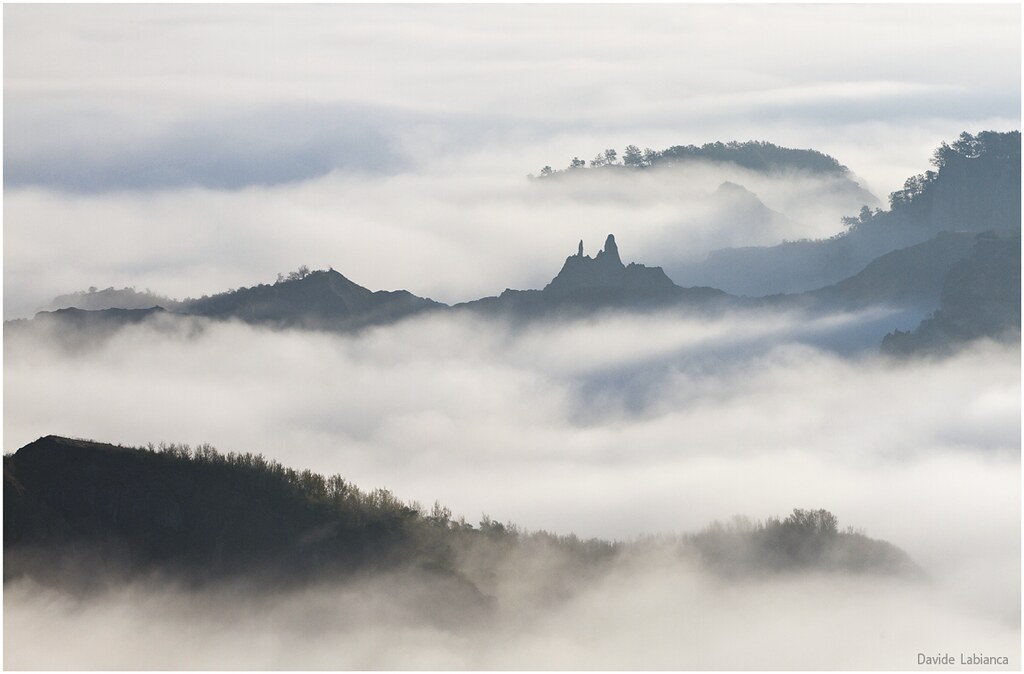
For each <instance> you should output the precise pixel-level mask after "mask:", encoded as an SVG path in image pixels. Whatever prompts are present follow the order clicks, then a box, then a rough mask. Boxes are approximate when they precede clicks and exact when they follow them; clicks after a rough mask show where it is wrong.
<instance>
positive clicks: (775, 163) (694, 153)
mask: <svg viewBox="0 0 1024 674" xmlns="http://www.w3.org/2000/svg"><path fill="white" fill-rule="evenodd" d="M693 161H706V162H721V163H730V164H735V165H737V166H740V167H742V168H745V169H749V170H751V171H760V172H764V173H769V172H773V171H807V172H810V173H818V174H823V175H835V176H850V170H849V169H848V168H846V167H845V166H843V165H842V164H840V163H839V162H838V161H836V159H834V158H833V157H830V156H829V155H827V154H824V153H821V152H818V151H817V150H796V149H792V148H788V147H780V146H778V145H775V144H773V143H768V142H765V141H753V140H752V141H746V142H739V141H731V142H728V143H722V142H714V143H705V144H704V145H701V146H699V147H698V146H696V145H673V146H672V147H670V148H667V149H665V150H661V151H658V150H652V149H651V148H646V149H644V150H641V149H640V148H639V147H637V146H636V145H627V146H626V148H625V149H624V150H623V151H622V156H621V157H620V156H619V153H618V151H617V150H614V149H608V150H605V151H604V152H600V153H598V154H597V156H596V157H594V158H593V159H591V160H590V161H589V162H587V161H584V160H582V159H580V158H579V157H573V158H572V160H570V162H569V165H568V167H567V168H566V169H564V171H559V170H556V169H553V168H552V167H550V166H545V167H544V168H542V169H541V171H540V176H541V177H547V176H552V175H555V174H558V173H563V172H565V171H575V170H578V169H585V168H587V167H588V166H589V168H602V167H610V166H618V167H621V168H623V169H634V170H643V169H650V168H662V167H668V166H675V165H677V164H682V163H686V162H693Z"/></svg>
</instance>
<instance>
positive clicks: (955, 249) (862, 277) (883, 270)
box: [803, 232, 978, 310]
mask: <svg viewBox="0 0 1024 674" xmlns="http://www.w3.org/2000/svg"><path fill="white" fill-rule="evenodd" d="M977 237H978V235H976V234H974V233H972V232H943V233H941V234H939V235H938V236H937V237H935V238H934V239H931V240H930V241H926V242H924V243H919V244H917V245H915V246H910V247H908V248H903V249H900V250H895V251H893V252H891V253H886V254H885V255H882V256H881V257H879V258H877V259H876V260H873V261H871V262H870V263H869V264H868V266H867V267H865V268H864V269H863V270H862V271H861V272H859V273H858V274H855V275H854V276H851V277H850V278H848V279H844V280H843V281H840V282H839V283H836V284H835V285H831V286H828V287H826V288H820V289H818V290H814V291H811V292H809V293H804V295H803V297H807V298H811V299H813V300H814V301H815V302H816V303H819V304H824V305H826V306H831V307H836V308H843V309H855V308H859V307H864V306H869V305H872V304H889V305H893V306H917V307H923V308H925V309H926V310H933V309H935V308H937V307H938V305H939V297H940V294H941V291H942V286H943V283H944V282H945V279H946V276H947V275H948V274H949V272H950V270H952V269H953V268H954V267H955V266H956V265H957V263H959V262H960V261H961V260H962V259H964V258H966V257H968V256H969V255H970V254H971V251H972V250H974V244H975V241H976V239H977Z"/></svg>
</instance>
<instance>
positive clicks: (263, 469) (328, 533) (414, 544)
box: [4, 436, 916, 610]
mask: <svg viewBox="0 0 1024 674" xmlns="http://www.w3.org/2000/svg"><path fill="white" fill-rule="evenodd" d="M802 512H803V511H795V512H794V514H793V515H792V516H790V517H788V518H787V519H786V520H785V521H781V522H780V521H778V520H769V521H768V522H767V523H766V524H758V525H756V526H753V527H751V528H749V529H747V530H744V531H741V532H733V533H734V534H735V535H734V536H732V537H731V538H728V539H718V538H714V539H711V538H708V537H707V536H706V535H704V534H699V535H696V536H694V537H684V538H682V539H678V541H677V544H678V545H679V553H680V554H682V555H685V556H696V557H697V558H698V560H700V561H702V562H703V563H705V564H707V565H708V566H709V568H710V569H711V570H713V571H721V572H723V573H730V574H731V573H737V572H738V573H766V572H771V573H777V572H784V571H797V570H805V569H820V570H831V571H842V572H873V573H890V574H906V573H915V572H916V567H914V565H913V564H912V562H910V560H909V559H908V558H907V557H906V555H905V554H904V553H902V552H900V551H899V550H897V549H896V548H894V547H892V546H891V545H888V544H886V543H883V542H880V541H872V540H870V539H867V538H865V537H863V536H859V537H858V536H853V535H850V534H842V533H839V532H838V531H837V530H836V529H835V527H834V522H835V518H834V517H832V516H831V515H830V514H828V518H827V519H828V522H831V523H832V525H831V526H828V527H826V526H818V525H817V524H815V522H816V520H813V519H812V520H807V521H805V520H806V518H803V519H801V518H802V516H801V515H800V513H802ZM813 512H817V513H819V514H822V513H825V511H813ZM825 514H827V513H825ZM822 517H824V515H822ZM808 522H810V524H808ZM669 542H671V541H669ZM746 544H750V545H747V549H748V554H746V556H745V557H743V558H742V559H737V558H736V556H735V554H734V552H735V550H734V548H735V547H736V546H737V545H746ZM644 545H646V543H644V544H641V543H637V544H611V543H606V542H603V541H597V540H590V541H580V540H579V539H577V538H576V537H574V536H568V537H558V536H553V535H551V534H545V533H537V534H525V533H522V532H520V531H518V530H517V529H516V528H515V527H512V526H504V525H501V524H498V523H497V522H494V521H492V520H490V519H489V518H486V517H485V518H484V520H483V521H482V522H481V523H480V527H479V528H474V527H472V526H471V525H468V524H466V523H465V522H464V521H462V520H460V521H458V522H456V521H453V520H452V519H451V513H450V511H447V510H446V509H444V508H441V507H440V506H439V505H435V507H434V509H433V511H432V512H430V513H427V512H425V511H423V510H422V509H420V508H418V507H411V506H408V505H405V504H403V503H401V502H400V501H398V500H397V499H396V498H395V497H394V496H393V495H392V494H391V493H390V492H387V491H385V490H380V489H378V490H376V491H373V492H370V493H364V492H362V491H360V490H359V489H358V488H356V487H355V486H353V485H351V484H350V483H348V482H346V481H345V480H344V479H342V478H341V477H339V476H334V477H331V478H324V477H322V476H320V475H317V474H315V473H311V472H310V471H302V472H298V471H294V470H291V469H288V468H284V467H282V466H281V465H280V464H278V463H276V462H273V461H266V460H265V459H263V457H261V456H253V455H249V454H243V455H236V454H228V455H226V456H224V455H221V454H218V453H217V452H215V451H213V450H212V448H209V447H200V448H197V449H196V450H195V451H190V450H188V449H187V448H183V447H174V446H172V447H170V448H166V449H163V450H162V451H153V450H146V449H131V448H124V447H119V446H113V445H108V444H101V443H96V442H90V441H83V440H71V439H68V438H62V437H57V436H47V437H44V438H40V439H39V440H37V441H35V442H33V443H30V444H28V445H26V446H25V447H22V448H21V449H20V450H18V451H17V452H16V453H15V454H13V455H8V456H5V457H4V575H5V578H12V577H20V576H30V577H33V578H35V579H37V580H40V581H42V582H46V581H54V582H60V581H61V580H62V579H63V577H64V576H66V575H68V570H69V569H70V570H72V571H74V572H75V576H76V578H87V579H99V578H101V577H104V576H107V577H109V578H108V579H112V580H115V581H116V580H118V579H125V578H130V577H133V576H138V575H140V574H145V575H148V574H151V573H154V572H161V573H167V574H173V575H177V576H181V577H182V578H184V579H185V580H186V581H189V582H193V583H204V582H208V581H211V580H216V579H221V578H229V577H253V576H255V577H257V578H259V579H261V581H262V582H264V583H266V582H272V583H278V584H288V583H294V582H301V581H306V580H314V579H323V578H325V577H332V576H334V577H337V576H339V574H340V575H349V574H352V573H357V572H361V571H366V572H369V571H372V572H387V571H390V570H402V569H417V570H419V571H420V572H425V573H430V574H432V575H433V577H434V578H440V579H443V580H444V581H445V585H444V588H445V589H444V591H445V592H446V593H448V594H449V596H452V593H460V594H462V595H463V599H466V598H468V599H469V600H470V601H469V603H470V604H471V605H474V606H477V607H478V608H480V610H485V609H486V608H487V606H488V600H486V598H485V597H484V596H483V595H482V594H481V593H480V592H479V591H478V590H477V588H478V587H483V588H484V589H485V591H489V590H490V589H491V588H487V587H486V586H487V584H488V583H489V582H493V578H494V576H495V573H496V572H497V568H498V567H500V566H501V564H503V560H507V559H509V558H510V557H516V558H520V559H521V560H522V562H523V563H528V564H532V563H534V562H536V563H541V562H543V563H551V562H552V561H553V560H561V561H560V562H559V565H560V568H562V569H563V570H564V572H565V573H568V574H569V575H568V576H566V577H561V578H560V577H559V576H557V575H552V579H551V580H550V581H549V582H551V583H554V584H555V586H556V587H552V591H554V590H555V589H557V586H558V585H559V584H561V583H566V582H576V581H578V580H579V579H581V578H586V577H590V576H591V575H592V574H593V573H596V572H598V571H600V570H601V569H606V568H607V567H606V566H605V565H606V563H607V562H609V561H611V560H612V559H614V558H615V557H616V555H618V554H619V553H620V552H621V551H623V550H625V549H629V548H634V547H638V548H640V549H642V548H643V546H644ZM759 551H760V552H759ZM769 553H770V554H769ZM534 555H535V556H538V557H539V559H536V560H533V561H530V559H529V558H530V557H531V556H534ZM466 560H472V561H471V562H469V563H467V561H466ZM470 579H472V580H470ZM488 579H490V580H488ZM573 579H575V580H573ZM563 589H564V588H563Z"/></svg>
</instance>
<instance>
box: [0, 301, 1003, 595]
mask: <svg viewBox="0 0 1024 674" xmlns="http://www.w3.org/2000/svg"><path fill="white" fill-rule="evenodd" d="M862 318H863V317H861V316H851V317H846V318H844V317H831V318H829V317H826V318H821V319H815V320H808V319H807V318H806V317H801V316H798V315H793V316H788V317H787V316H782V317H780V316H765V315H760V314H743V315H736V316H731V317H724V318H720V319H715V320H708V319H698V318H696V317H695V318H692V319H690V318H685V317H679V316H673V315H663V316H660V317H658V316H655V317H650V316H648V317H644V319H643V320H642V321H641V320H639V319H637V318H635V317H628V316H625V317H624V316H607V317H600V318H596V319H593V320H583V321H577V322H572V323H569V324H565V325H558V326H546V327H533V328H520V329H517V330H510V329H509V328H506V327H503V326H501V325H500V324H493V323H484V322H480V321H476V320H469V319H458V318H453V317H450V316H435V317H426V318H422V319H415V320H408V321H405V322H402V323H400V324H398V325H396V326H392V327H388V328H381V329H376V330H371V331H368V332H367V333H365V334H364V335H362V336H335V335H328V334H311V333H295V332H271V331H266V330H261V329H255V328H251V327H247V326H242V325H237V324H221V325H216V324H214V325H207V326H206V327H205V328H204V329H202V330H201V331H199V333H198V334H196V333H195V332H194V330H192V329H189V328H185V327H183V326H182V325H179V324H171V325H164V326H161V325H160V324H156V325H142V326H136V327H133V328H129V329H126V330H124V331H123V332H122V333H120V334H119V335H118V336H116V337H115V338H113V339H112V340H111V341H110V342H108V343H106V344H104V345H103V346H101V347H98V348H97V349H95V350H92V351H86V352H80V353H74V354H68V353H64V352H61V351H59V350H57V349H55V348H53V347H50V346H47V341H46V339H45V338H41V337H38V336H36V337H32V336H28V338H27V339H26V338H25V337H26V336H25V335H22V336H21V337H18V336H16V335H14V336H12V335H8V336H7V339H6V341H5V371H4V388H5V402H4V404H5V410H4V412H5V425H4V444H5V448H6V450H7V451H11V450H13V449H16V448H17V447H19V446H21V445H23V444H25V443H27V442H29V441H31V440H34V439H35V438H37V437H39V436H41V435H46V434H50V433H55V434H61V435H71V436H79V437H88V438H94V439H98V440H102V441H110V442H122V443H128V444H144V443H146V442H150V441H152V442H159V441H161V440H164V441H180V442H192V443H199V442H210V443H212V444H214V445H215V446H217V447H218V448H219V449H221V450H222V451H252V452H262V453H264V454H265V455H267V456H270V457H273V458H276V459H278V460H279V461H281V462H282V463H284V464H286V465H290V466H294V467H297V468H305V467H308V468H312V469H314V470H317V471H320V472H323V473H328V474H330V473H336V472H340V473H342V474H343V475H344V476H345V477H346V478H348V479H351V480H353V481H354V482H356V483H357V484H359V485H360V486H362V487H365V488H373V487H377V486H386V487H388V488H390V489H392V490H393V491H394V492H395V493H396V494H398V495H400V496H401V497H403V498H407V499H415V500H418V501H420V502H421V503H432V502H433V501H434V500H435V499H438V500H440V501H441V502H442V503H444V504H446V505H448V506H450V507H451V508H452V509H453V511H454V512H455V513H456V514H463V515H465V516H466V517H467V518H468V519H470V520H471V521H474V520H475V518H476V517H477V516H479V515H480V514H481V513H487V514H489V515H491V516H492V517H496V518H499V519H501V520H506V519H508V520H512V521H514V522H517V523H518V524H520V525H522V526H525V527H527V528H530V529H538V528H543V529H548V530H553V531H558V532H570V531H572V532H575V533H577V534H579V535H583V536H603V537H610V538H630V537H632V536H635V535H638V534H640V533H644V532H646V533H656V532H679V531H688V530H695V529H699V528H700V527H703V526H704V525H705V524H707V523H708V522H709V521H711V520H712V519H716V518H717V519H728V518H729V517H731V516H732V515H734V514H748V515H751V516H766V515H769V514H785V513H786V512H788V511H789V510H790V509H792V508H793V507H825V508H828V509H830V510H832V511H833V512H835V513H837V514H838V515H839V516H840V518H841V520H842V521H843V523H845V524H852V525H855V526H859V527H864V528H865V529H867V531H868V533H869V534H870V535H873V536H876V537H880V538H884V539H887V540H891V541H892V542H894V543H896V544H898V545H900V546H902V547H904V548H905V549H906V550H907V551H908V552H909V553H910V554H911V555H912V556H914V557H915V559H917V561H918V562H919V563H921V564H922V565H924V566H925V567H926V568H927V569H929V571H931V572H933V573H936V574H940V575H941V574H946V573H948V574H951V575H956V576H959V575H963V576H965V577H969V578H971V579H974V580H976V581H978V582H979V583H981V585H982V586H987V584H988V583H987V581H985V578H986V577H987V576H989V575H994V576H995V577H998V578H1000V579H1001V582H1004V583H1006V584H1008V585H1005V586H1004V587H1011V588H1012V587H1017V585H1018V583H1019V574H1018V573H1017V571H1018V567H1019V559H1018V558H1019V499H1020V487H1019V445H1018V439H1019V434H1020V416H1019V409H1020V384H1019V359H1018V355H1017V352H1016V351H1015V350H1014V349H1007V348H1002V347H995V346H992V347H984V348H979V349H978V350H976V351H974V352H972V353H967V354H964V355H962V356H959V357H957V358H953V359H950V360H947V361H942V362H939V363H928V362H920V363H909V364H907V363H904V364H894V363H891V362H888V361H885V360H882V359H880V358H877V357H875V356H871V355H870V352H868V354H869V355H863V356H857V357H853V358H842V357H839V356H837V355H832V354H830V353H829V352H828V351H823V350H820V349H819V348H816V347H815V346H814V344H815V343H820V342H822V341H827V335H829V334H830V333H834V332H842V331H843V330H845V329H848V327H849V325H851V321H853V322H855V321H857V320H862ZM185 325H194V324H193V323H192V322H186V324H185ZM823 335H824V337H823ZM1013 596H1015V594H1014V593H1012V592H1011V593H1009V594H1006V595H1003V594H1002V593H1001V591H997V590H993V591H992V592H984V591H976V592H973V593H971V594H970V596H969V597H967V598H965V601H969V602H972V603H978V604H980V605H981V606H983V607H985V608H986V609H991V610H997V609H998V611H999V612H1001V613H1003V614H1005V613H1006V612H1007V611H1009V609H1008V608H1007V606H1006V604H1005V601H1004V599H1005V598H1007V597H1009V598H1012V597H1013ZM999 607H1001V608H999Z"/></svg>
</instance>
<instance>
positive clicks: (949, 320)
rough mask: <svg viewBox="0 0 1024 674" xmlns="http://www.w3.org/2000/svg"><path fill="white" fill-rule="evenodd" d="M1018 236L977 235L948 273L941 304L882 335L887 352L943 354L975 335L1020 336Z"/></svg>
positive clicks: (1012, 339)
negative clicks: (908, 326)
mask: <svg viewBox="0 0 1024 674" xmlns="http://www.w3.org/2000/svg"><path fill="white" fill-rule="evenodd" d="M1020 254H1021V239H1020V233H1017V234H1016V235H1013V236H999V235H997V234H982V235H979V236H978V238H977V241H976V243H975V245H974V249H973V251H972V252H971V254H970V256H968V257H965V258H964V259H963V260H961V261H960V262H958V263H957V264H956V265H955V266H954V267H953V268H952V269H951V270H950V272H949V274H947V275H946V279H945V282H944V283H943V286H942V296H941V302H940V306H939V309H938V310H937V311H936V312H935V313H933V314H932V315H931V316H930V317H929V318H927V319H925V320H923V321H922V322H921V325H920V326H918V328H917V329H916V330H914V331H912V332H902V331H898V330H897V331H896V332H893V333H891V334H889V335H886V337H885V340H884V341H883V342H882V350H883V351H884V352H885V353H888V354H891V355H911V354H942V353H947V352H950V351H952V350H954V349H955V348H957V347H958V346H961V345H963V344H965V343H967V342H970V341H972V340H976V339H982V338H988V339H995V340H1004V341H1008V342H1010V343H1019V342H1020V326H1021V323H1020V320H1021V319H1020V305H1021V294H1020V287H1021V275H1020V272H1021V267H1020V265H1021V257H1020Z"/></svg>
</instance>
